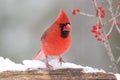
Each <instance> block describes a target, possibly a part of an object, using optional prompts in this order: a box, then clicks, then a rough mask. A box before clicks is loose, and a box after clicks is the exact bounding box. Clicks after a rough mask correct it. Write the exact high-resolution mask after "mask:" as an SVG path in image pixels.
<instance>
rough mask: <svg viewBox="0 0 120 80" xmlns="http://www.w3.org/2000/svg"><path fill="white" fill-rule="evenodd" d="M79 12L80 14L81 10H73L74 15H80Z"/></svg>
mask: <svg viewBox="0 0 120 80" xmlns="http://www.w3.org/2000/svg"><path fill="white" fill-rule="evenodd" d="M79 12H80V9H79V8H76V9H73V11H72V14H73V15H76V14H77V13H79Z"/></svg>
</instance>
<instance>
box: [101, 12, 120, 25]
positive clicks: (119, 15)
mask: <svg viewBox="0 0 120 80" xmlns="http://www.w3.org/2000/svg"><path fill="white" fill-rule="evenodd" d="M118 17H120V13H119V14H118V15H116V16H114V17H112V18H111V19H109V20H108V21H106V22H105V23H103V24H104V25H106V24H107V23H109V22H111V21H113V20H114V18H118Z"/></svg>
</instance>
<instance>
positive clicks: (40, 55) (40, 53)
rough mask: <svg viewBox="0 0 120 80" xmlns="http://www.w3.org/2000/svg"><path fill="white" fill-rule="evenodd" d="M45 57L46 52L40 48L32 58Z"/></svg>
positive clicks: (40, 58) (39, 58)
mask: <svg viewBox="0 0 120 80" xmlns="http://www.w3.org/2000/svg"><path fill="white" fill-rule="evenodd" d="M43 59H45V54H44V52H43V51H42V50H39V52H38V53H37V54H36V55H35V56H34V57H33V58H32V60H43Z"/></svg>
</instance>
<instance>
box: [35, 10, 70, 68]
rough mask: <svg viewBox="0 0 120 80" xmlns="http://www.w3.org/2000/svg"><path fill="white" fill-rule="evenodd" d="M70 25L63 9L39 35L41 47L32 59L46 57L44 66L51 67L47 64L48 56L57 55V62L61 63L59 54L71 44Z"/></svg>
mask: <svg viewBox="0 0 120 80" xmlns="http://www.w3.org/2000/svg"><path fill="white" fill-rule="evenodd" d="M70 31H71V26H70V20H69V18H68V17H67V15H66V13H65V12H64V10H62V9H61V10H60V13H59V15H58V17H57V19H56V20H55V22H54V23H53V24H52V25H51V26H50V27H49V28H48V29H47V30H46V31H45V32H44V33H43V35H42V37H41V49H40V51H39V52H38V53H37V54H36V55H35V56H34V57H33V60H42V59H44V58H46V67H47V68H50V67H52V66H51V65H50V64H48V60H47V58H48V56H59V62H60V63H62V62H63V59H62V57H61V55H62V54H63V53H64V52H65V51H67V50H68V49H69V47H70V45H71V35H70Z"/></svg>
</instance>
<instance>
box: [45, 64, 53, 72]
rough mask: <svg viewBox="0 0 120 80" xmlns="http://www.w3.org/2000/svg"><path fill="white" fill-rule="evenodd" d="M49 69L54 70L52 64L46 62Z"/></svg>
mask: <svg viewBox="0 0 120 80" xmlns="http://www.w3.org/2000/svg"><path fill="white" fill-rule="evenodd" d="M46 69H47V70H53V66H51V65H50V64H49V63H48V62H47V63H46Z"/></svg>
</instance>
